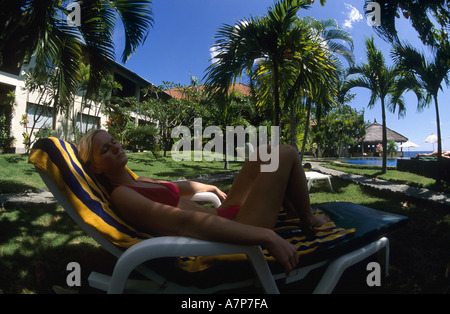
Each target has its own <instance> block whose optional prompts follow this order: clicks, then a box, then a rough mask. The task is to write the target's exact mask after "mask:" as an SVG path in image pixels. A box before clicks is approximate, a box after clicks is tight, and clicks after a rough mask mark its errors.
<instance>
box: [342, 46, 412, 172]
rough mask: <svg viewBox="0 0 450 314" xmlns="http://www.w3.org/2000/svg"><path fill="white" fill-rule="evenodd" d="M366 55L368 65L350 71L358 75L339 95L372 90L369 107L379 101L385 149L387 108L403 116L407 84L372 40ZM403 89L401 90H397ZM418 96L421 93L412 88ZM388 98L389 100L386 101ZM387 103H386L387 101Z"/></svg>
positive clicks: (385, 162)
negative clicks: (355, 90)
mask: <svg viewBox="0 0 450 314" xmlns="http://www.w3.org/2000/svg"><path fill="white" fill-rule="evenodd" d="M365 44H366V56H367V61H368V63H363V64H362V65H357V66H355V67H352V68H350V69H349V74H350V75H354V74H357V75H358V76H357V77H352V78H350V79H348V81H347V82H346V83H345V84H344V86H343V89H342V93H345V92H346V91H348V90H349V89H352V88H355V87H363V88H367V89H369V90H370V91H371V96H370V100H369V104H368V107H369V108H373V107H374V106H375V104H376V102H377V100H378V99H379V100H380V102H381V116H382V125H383V137H382V139H383V140H382V145H383V147H387V131H386V107H387V109H388V110H389V111H391V112H395V110H398V114H399V116H403V115H404V114H405V110H406V108H405V103H404V101H403V97H402V96H401V94H402V92H403V91H405V90H406V89H407V87H406V86H407V85H406V84H403V83H402V82H401V81H402V80H403V78H402V77H401V76H399V74H400V72H399V71H398V69H397V68H395V67H394V66H388V65H387V64H386V60H385V58H384V55H383V53H382V52H381V51H380V50H378V49H377V48H376V47H375V44H374V40H373V37H371V38H367V39H366V43H365ZM399 86H401V87H402V89H400V88H399ZM413 91H415V92H416V94H417V95H418V98H419V97H420V90H417V89H413ZM386 97H388V99H386ZM386 101H388V102H386ZM386 171H387V153H386V150H384V151H383V166H382V172H383V173H386Z"/></svg>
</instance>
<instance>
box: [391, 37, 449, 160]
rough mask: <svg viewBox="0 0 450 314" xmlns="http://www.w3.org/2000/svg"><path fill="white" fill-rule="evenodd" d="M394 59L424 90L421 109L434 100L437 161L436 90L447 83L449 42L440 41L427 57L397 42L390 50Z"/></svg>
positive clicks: (438, 132)
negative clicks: (432, 53) (433, 51)
mask: <svg viewBox="0 0 450 314" xmlns="http://www.w3.org/2000/svg"><path fill="white" fill-rule="evenodd" d="M392 55H393V58H394V60H395V61H396V62H397V64H398V66H399V68H400V69H401V70H402V71H404V72H405V73H406V74H405V75H411V76H412V77H413V78H414V80H415V81H416V82H417V84H418V85H419V86H420V87H421V88H423V90H424V91H425V92H426V97H425V98H424V99H423V101H422V102H420V103H419V109H423V108H424V107H425V106H427V105H429V104H430V102H431V101H434V108H435V111H436V124H437V137H438V161H441V159H442V137H441V125H440V116H439V105H438V92H439V90H442V83H443V82H444V81H445V82H446V83H447V85H448V84H449V70H450V63H449V60H450V44H449V43H448V42H446V43H442V44H441V45H440V46H439V47H438V48H436V49H435V54H434V57H433V58H430V59H427V58H426V57H425V55H423V54H422V53H420V52H419V51H418V50H417V49H415V48H414V47H412V46H411V45H409V44H397V45H395V46H394V49H393V51H392Z"/></svg>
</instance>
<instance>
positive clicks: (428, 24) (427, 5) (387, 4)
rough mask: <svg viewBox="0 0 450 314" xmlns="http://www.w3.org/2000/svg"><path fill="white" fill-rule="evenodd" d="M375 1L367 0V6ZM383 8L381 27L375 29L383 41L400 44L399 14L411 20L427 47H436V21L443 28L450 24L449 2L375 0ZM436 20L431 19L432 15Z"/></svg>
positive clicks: (434, 0)
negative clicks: (396, 24) (397, 24)
mask: <svg viewBox="0 0 450 314" xmlns="http://www.w3.org/2000/svg"><path fill="white" fill-rule="evenodd" d="M371 2H374V0H366V1H365V3H364V8H365V11H367V5H368V4H369V3H371ZM375 2H377V3H378V4H379V5H380V8H381V12H380V13H381V18H380V24H381V25H380V26H378V27H374V29H375V32H376V33H377V34H378V35H379V36H380V37H381V38H383V39H385V40H387V41H389V42H391V43H393V42H399V38H398V33H397V28H396V26H395V23H396V20H397V18H399V16H400V15H399V13H402V15H403V17H405V18H406V19H410V20H411V24H412V26H413V27H414V29H415V30H416V31H417V32H418V34H419V38H420V39H421V40H422V42H423V43H424V44H426V45H435V44H436V41H435V38H434V34H433V32H434V22H433V20H434V21H436V22H438V23H439V24H440V25H441V26H442V27H447V28H448V24H449V22H450V10H449V7H448V1H447V0H433V1H411V0H375ZM430 13H431V14H432V15H433V17H434V18H432V17H431V14H430Z"/></svg>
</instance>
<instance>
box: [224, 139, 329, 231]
mask: <svg viewBox="0 0 450 314" xmlns="http://www.w3.org/2000/svg"><path fill="white" fill-rule="evenodd" d="M261 163H262V162H261V161H260V160H259V159H258V160H257V161H251V162H247V163H246V164H245V165H244V167H243V168H242V170H241V172H240V173H239V175H238V176H237V177H236V180H235V182H234V183H233V185H232V187H231V189H230V192H229V194H228V197H227V199H226V201H225V202H224V204H223V206H224V207H227V206H241V211H240V212H239V214H238V216H237V217H236V218H235V220H236V221H239V222H242V223H247V224H252V225H258V226H263V227H267V228H273V226H274V225H275V223H276V219H277V217H278V212H279V210H280V208H281V207H282V205H283V202H284V201H286V200H288V201H289V203H291V204H292V207H293V208H294V209H295V212H296V214H297V215H298V217H299V218H300V219H302V222H303V223H305V224H314V225H320V224H322V223H324V222H326V221H323V220H322V219H321V218H319V217H316V216H313V214H312V212H311V206H310V202H309V193H308V188H307V184H306V177H305V173H304V170H303V168H302V167H301V165H300V160H299V158H298V155H297V153H296V152H295V150H294V149H293V148H292V147H290V146H280V147H279V167H278V169H277V170H276V171H274V172H261V171H260V166H261Z"/></svg>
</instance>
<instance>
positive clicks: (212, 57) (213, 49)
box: [209, 46, 219, 63]
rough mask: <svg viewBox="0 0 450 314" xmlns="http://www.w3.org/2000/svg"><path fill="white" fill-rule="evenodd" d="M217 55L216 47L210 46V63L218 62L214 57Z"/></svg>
mask: <svg viewBox="0 0 450 314" xmlns="http://www.w3.org/2000/svg"><path fill="white" fill-rule="evenodd" d="M218 54H219V51H218V50H217V49H216V47H214V46H211V47H209V55H210V56H211V63H216V62H217V61H219V60H218V59H217V58H216V56H217V55H218Z"/></svg>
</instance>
